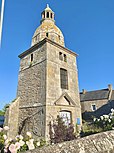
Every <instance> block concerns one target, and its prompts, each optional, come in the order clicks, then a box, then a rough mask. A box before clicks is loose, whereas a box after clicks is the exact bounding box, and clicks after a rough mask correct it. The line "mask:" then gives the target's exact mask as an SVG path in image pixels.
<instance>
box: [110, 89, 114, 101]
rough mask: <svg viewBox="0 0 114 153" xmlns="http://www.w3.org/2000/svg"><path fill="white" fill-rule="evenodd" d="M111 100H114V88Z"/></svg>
mask: <svg viewBox="0 0 114 153" xmlns="http://www.w3.org/2000/svg"><path fill="white" fill-rule="evenodd" d="M111 100H114V90H112V96H111Z"/></svg>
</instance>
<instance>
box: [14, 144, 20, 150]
mask: <svg viewBox="0 0 114 153" xmlns="http://www.w3.org/2000/svg"><path fill="white" fill-rule="evenodd" d="M15 149H16V150H19V149H20V143H19V142H16V143H15Z"/></svg>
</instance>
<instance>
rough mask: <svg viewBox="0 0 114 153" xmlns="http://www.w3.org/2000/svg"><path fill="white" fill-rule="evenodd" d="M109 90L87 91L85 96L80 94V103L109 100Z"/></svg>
mask: <svg viewBox="0 0 114 153" xmlns="http://www.w3.org/2000/svg"><path fill="white" fill-rule="evenodd" d="M108 96H109V89H102V90H95V91H86V93H85V94H83V93H82V92H81V93H80V101H81V102H83V101H91V100H102V99H108ZM113 98H114V97H113Z"/></svg>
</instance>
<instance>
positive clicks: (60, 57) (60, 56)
mask: <svg viewBox="0 0 114 153" xmlns="http://www.w3.org/2000/svg"><path fill="white" fill-rule="evenodd" d="M59 59H60V60H61V61H62V60H63V54H62V53H61V52H59Z"/></svg>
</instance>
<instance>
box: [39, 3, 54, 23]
mask: <svg viewBox="0 0 114 153" xmlns="http://www.w3.org/2000/svg"><path fill="white" fill-rule="evenodd" d="M54 15H55V14H54V12H53V11H52V10H51V8H50V7H49V4H47V7H46V8H45V9H44V11H43V12H42V13H41V16H42V20H41V23H42V22H43V21H44V20H52V21H53V22H55V20H54Z"/></svg>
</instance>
